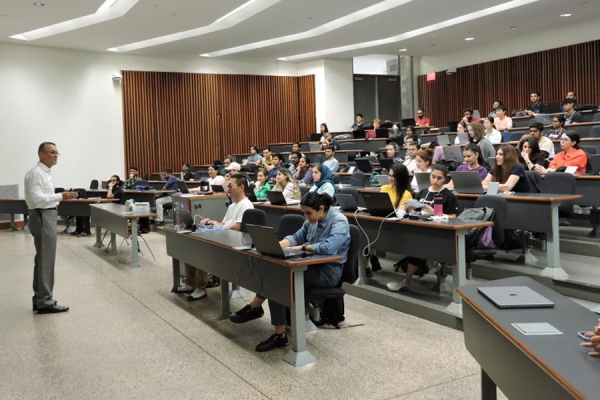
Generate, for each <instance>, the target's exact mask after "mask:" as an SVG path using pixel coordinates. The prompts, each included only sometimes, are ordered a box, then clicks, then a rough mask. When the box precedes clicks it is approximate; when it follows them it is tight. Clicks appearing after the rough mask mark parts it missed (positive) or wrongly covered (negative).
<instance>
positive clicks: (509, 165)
mask: <svg viewBox="0 0 600 400" xmlns="http://www.w3.org/2000/svg"><path fill="white" fill-rule="evenodd" d="M490 182H500V185H499V186H498V191H499V192H507V191H508V192H510V191H513V192H517V193H529V192H530V191H531V190H530V188H529V182H528V181H527V178H526V177H525V170H524V169H523V166H522V165H521V164H519V155H518V154H517V149H515V148H514V147H513V146H511V145H509V144H507V145H504V146H502V147H500V148H499V149H498V151H497V152H496V165H495V166H494V168H492V169H491V170H490V172H489V173H488V175H487V177H486V178H485V179H484V180H483V182H482V183H481V184H482V185H483V188H484V189H485V190H487V188H488V186H489V184H490Z"/></svg>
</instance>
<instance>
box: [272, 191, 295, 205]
mask: <svg viewBox="0 0 600 400" xmlns="http://www.w3.org/2000/svg"><path fill="white" fill-rule="evenodd" d="M267 198H268V199H269V202H270V203H271V204H273V205H274V206H293V205H298V204H300V200H286V199H285V197H283V192H276V191H274V190H270V191H268V192H267Z"/></svg>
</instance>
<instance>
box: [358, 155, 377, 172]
mask: <svg viewBox="0 0 600 400" xmlns="http://www.w3.org/2000/svg"><path fill="white" fill-rule="evenodd" d="M354 162H355V163H356V169H358V170H359V171H362V172H364V173H365V174H368V173H370V172H372V171H373V166H372V165H371V161H369V160H368V159H366V158H355V159H354Z"/></svg>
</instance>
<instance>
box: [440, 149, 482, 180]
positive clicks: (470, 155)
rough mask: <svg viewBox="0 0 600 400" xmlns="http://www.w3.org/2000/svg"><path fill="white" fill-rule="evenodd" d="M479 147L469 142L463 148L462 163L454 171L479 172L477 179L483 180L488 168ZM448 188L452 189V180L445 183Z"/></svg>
mask: <svg viewBox="0 0 600 400" xmlns="http://www.w3.org/2000/svg"><path fill="white" fill-rule="evenodd" d="M486 165H487V163H486V162H485V160H484V158H483V156H482V155H481V152H480V151H479V147H478V146H477V145H476V144H475V143H469V144H467V145H466V146H465V149H464V150H463V164H461V165H459V166H458V168H456V172H468V171H475V172H477V173H478V174H479V179H480V180H481V181H483V180H484V179H485V178H486V176H487V175H488V169H487V168H486ZM446 187H447V188H448V189H454V182H452V181H450V182H449V183H448V185H446Z"/></svg>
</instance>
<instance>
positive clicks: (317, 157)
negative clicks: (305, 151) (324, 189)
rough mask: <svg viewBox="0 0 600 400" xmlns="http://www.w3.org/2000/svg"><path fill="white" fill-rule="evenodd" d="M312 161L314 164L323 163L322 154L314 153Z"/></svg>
mask: <svg viewBox="0 0 600 400" xmlns="http://www.w3.org/2000/svg"><path fill="white" fill-rule="evenodd" d="M312 162H313V163H314V164H323V154H315V155H314V157H313V159H312Z"/></svg>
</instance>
